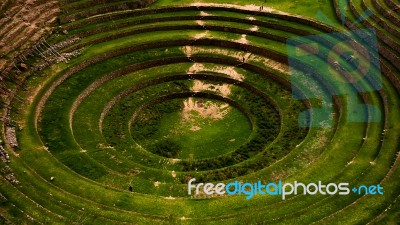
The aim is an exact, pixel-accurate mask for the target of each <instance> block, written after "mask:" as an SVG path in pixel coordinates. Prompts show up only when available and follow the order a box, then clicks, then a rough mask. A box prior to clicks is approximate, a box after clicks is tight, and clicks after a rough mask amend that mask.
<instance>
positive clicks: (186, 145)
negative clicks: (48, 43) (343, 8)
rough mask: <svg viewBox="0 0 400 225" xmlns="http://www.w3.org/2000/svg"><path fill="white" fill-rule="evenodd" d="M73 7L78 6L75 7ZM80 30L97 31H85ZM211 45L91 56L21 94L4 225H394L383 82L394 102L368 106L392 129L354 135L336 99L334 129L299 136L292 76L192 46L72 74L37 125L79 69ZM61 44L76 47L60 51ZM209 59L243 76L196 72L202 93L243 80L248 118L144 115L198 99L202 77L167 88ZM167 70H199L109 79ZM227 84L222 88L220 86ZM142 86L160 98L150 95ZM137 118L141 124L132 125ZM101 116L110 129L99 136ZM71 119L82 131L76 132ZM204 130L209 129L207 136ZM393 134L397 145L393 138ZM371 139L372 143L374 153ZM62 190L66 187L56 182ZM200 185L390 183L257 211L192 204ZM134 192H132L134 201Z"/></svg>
mask: <svg viewBox="0 0 400 225" xmlns="http://www.w3.org/2000/svg"><path fill="white" fill-rule="evenodd" d="M80 2H84V1H80ZM202 2H208V1H202ZM190 3H192V2H189V1H186V0H183V1H164V0H159V1H157V2H156V3H155V4H153V5H152V6H151V8H157V7H164V6H171V5H186V4H190ZM218 3H229V4H240V5H248V4H256V5H259V4H265V5H266V6H271V7H273V8H275V9H278V10H282V11H285V12H289V13H291V14H296V15H301V16H303V17H309V18H315V17H314V16H315V13H316V10H317V9H320V10H322V11H323V12H324V13H325V14H326V15H327V16H328V18H329V19H331V20H332V21H336V16H334V11H333V8H332V6H331V4H327V3H325V2H320V1H315V2H289V1H283V2H282V1H280V2H278V1H275V0H274V1H268V3H263V1H248V2H244V1H233V2H232V1H231V2H229V1H220V2H218ZM74 4H78V3H72V4H71V5H74ZM85 10H86V9H85ZM199 13H200V12H198V11H197V12H196V11H193V10H190V11H185V12H179V13H162V14H159V15H144V16H138V17H135V18H126V19H120V20H117V21H113V22H112V23H122V22H127V21H136V20H140V19H145V18H151V17H153V16H154V17H155V16H157V17H170V16H177V15H198V14H199ZM207 13H210V14H212V15H220V16H226V17H237V18H248V17H249V16H250V15H249V14H246V13H233V12H228V11H219V10H218V11H212V12H211V11H207ZM254 18H255V19H257V20H262V21H269V22H275V23H279V24H284V25H287V26H290V27H293V28H298V29H301V30H304V31H308V32H312V33H315V34H319V33H321V31H320V30H318V29H317V28H313V27H312V26H309V25H304V24H298V23H296V22H293V21H285V20H283V19H273V18H268V17H264V16H259V15H257V16H254ZM81 21H82V22H84V21H86V19H82V20H80V21H77V22H76V23H79V22H81ZM204 22H205V23H206V24H208V25H218V26H228V27H235V28H243V29H246V30H248V29H250V28H252V26H250V25H249V24H241V23H229V22H221V21H216V20H212V21H211V20H205V21H204ZM112 23H111V22H104V23H102V24H95V25H90V26H87V27H85V26H84V27H81V28H78V29H76V30H73V31H72V32H73V33H74V34H78V35H79V32H82V31H87V30H91V29H95V28H97V27H100V26H104V27H107V26H109V25H111V24H112ZM195 23H196V22H195V21H175V22H170V23H168V22H163V23H154V24H144V25H140V26H127V27H123V28H121V29H118V30H111V29H110V30H106V31H105V32H103V33H98V34H95V35H92V36H89V37H87V38H83V39H82V40H81V42H80V43H78V44H83V45H86V44H88V43H90V42H91V41H95V40H98V39H99V38H103V37H108V36H110V35H113V34H115V33H118V32H123V31H133V30H136V29H139V28H143V27H151V26H154V27H158V26H164V25H167V24H168V25H176V26H179V25H187V24H195ZM334 24H337V22H334ZM66 26H68V24H66ZM258 31H259V32H263V33H271V34H275V35H278V36H281V37H285V38H289V37H294V36H296V35H295V34H293V33H290V32H286V31H280V30H275V29H271V28H264V27H260V28H259V30H258ZM204 32H205V31H204V30H202V29H193V30H185V29H177V30H171V31H158V32H148V33H141V34H137V35H130V36H126V37H121V38H118V39H113V40H109V41H107V42H102V43H97V44H92V45H88V46H85V48H84V51H83V55H81V56H80V57H77V58H74V59H72V60H71V61H70V62H69V63H60V64H57V65H53V66H51V67H49V68H48V69H46V70H44V71H40V72H37V73H36V74H35V75H33V76H31V77H30V78H29V79H28V80H27V81H26V85H27V90H26V91H24V90H19V91H17V94H18V96H19V97H20V98H21V99H24V101H17V100H14V101H13V102H12V106H13V107H14V108H15V109H17V111H18V114H17V113H14V112H11V113H10V114H11V118H12V119H13V120H15V121H16V122H15V123H14V124H17V125H18V129H17V138H18V143H19V144H20V148H19V150H18V151H16V152H15V153H17V154H14V152H13V151H12V150H11V149H9V148H7V150H8V151H9V153H10V157H11V163H8V164H7V165H8V166H10V168H11V169H12V172H13V173H14V174H15V176H16V177H17V178H18V180H19V181H20V185H15V186H14V185H12V184H10V183H9V182H8V181H6V180H5V175H6V172H2V171H3V170H2V168H4V166H5V165H6V164H5V163H2V162H0V174H1V176H0V192H1V195H0V224H1V223H3V222H4V221H10V222H12V223H15V224H30V223H32V224H36V223H43V224H46V223H47V224H67V223H72V224H121V223H128V224H310V223H318V224H338V223H339V224H366V223H368V222H370V221H371V220H373V219H375V218H378V219H379V220H378V222H380V223H388V224H391V223H393V224H394V223H395V221H396V219H398V208H399V207H398V201H397V202H395V200H396V199H397V200H398V196H399V193H400V190H399V187H398V176H399V171H400V170H399V169H398V167H397V166H398V165H397V164H395V163H396V162H397V161H398V155H397V154H398V148H397V147H398V146H399V139H398V137H399V136H400V125H399V124H398V123H397V121H399V120H400V114H399V113H398V111H399V107H400V101H399V95H398V90H397V89H395V88H394V86H393V85H392V83H391V82H390V81H389V80H388V79H387V78H385V77H383V91H382V93H383V92H384V95H385V96H386V97H385V98H382V96H381V95H380V93H378V92H370V93H366V94H365V97H366V99H367V102H368V103H369V104H372V105H375V106H377V107H378V108H379V109H380V110H381V112H385V113H384V114H383V115H384V116H385V117H384V119H385V120H383V121H381V122H378V123H349V122H348V121H346V119H347V117H348V115H349V113H348V112H351V111H352V110H353V108H352V104H349V102H348V101H347V99H346V96H344V95H341V96H338V100H339V102H340V107H339V108H335V109H334V113H335V115H334V117H333V118H334V119H333V124H332V127H331V128H318V127H315V128H314V127H313V128H310V129H307V128H300V127H299V126H298V115H299V113H300V112H301V111H304V110H306V107H305V106H304V105H303V104H302V102H300V101H298V100H296V99H295V98H293V96H292V93H291V90H290V76H289V74H288V70H287V68H285V66H282V65H278V64H276V63H275V62H272V61H270V60H269V59H267V57H265V56H262V55H257V54H251V55H250V56H248V55H247V53H248V50H247V49H240V50H239V49H233V48H229V47H228V46H192V50H193V53H192V54H191V55H189V54H187V53H186V54H185V52H184V51H185V49H184V48H183V46H172V47H160V48H147V49H145V50H139V51H131V52H126V53H124V54H122V55H117V56H114V57H110V58H107V59H105V60H103V61H101V62H98V63H95V64H92V65H90V66H89V67H87V68H84V69H82V70H79V71H77V72H75V73H73V74H72V76H71V77H69V78H68V79H66V80H64V81H63V82H61V83H60V84H59V85H58V86H57V87H55V89H54V91H52V92H51V93H50V95H49V98H48V100H47V102H46V104H45V105H44V108H43V111H41V112H40V117H39V119H40V120H39V121H38V123H37V124H38V127H37V128H38V129H37V130H36V126H35V123H36V121H35V119H36V117H35V116H36V115H37V113H39V111H38V108H37V105H38V103H39V101H40V99H42V98H43V96H44V95H45V93H46V91H48V90H49V88H50V87H51V85H52V84H54V83H56V82H57V80H58V79H60V77H61V76H62V75H63V74H65V73H66V72H68V71H69V70H71V69H72V68H74V67H76V66H78V65H79V64H80V63H82V62H85V61H88V60H91V59H92V58H93V57H96V56H99V55H101V54H104V53H108V52H111V51H114V50H118V49H121V48H126V47H131V46H136V45H140V44H146V43H151V42H155V43H158V42H161V41H167V40H178V39H193V38H194V36H195V35H198V34H202V33H204ZM207 35H208V36H207V38H213V39H220V40H230V41H237V40H239V39H240V38H241V34H234V33H230V32H221V31H209V32H208V34H207ZM63 38H66V37H59V38H58V39H57V38H55V39H53V41H57V40H58V41H59V40H61V39H63ZM247 39H248V41H249V43H248V44H250V45H254V46H258V47H261V48H263V49H268V50H273V51H275V52H279V53H281V54H282V55H284V56H285V55H286V54H287V52H286V43H284V42H277V41H271V40H268V39H264V38H260V37H256V36H254V35H251V34H248V35H247ZM328 40H329V41H333V42H334V41H335V40H333V39H328ZM239 46H240V45H239ZM321 52H323V53H325V52H327V49H326V48H322V49H321ZM199 56H202V57H207V56H212V57H213V58H218V59H221V60H226V61H227V60H230V62H235V63H237V65H236V66H232V65H231V66H229V65H225V64H224V63H220V62H213V61H210V62H205V63H199V62H198V63H196V64H197V66H198V64H201V65H202V67H201V69H200V71H198V72H203V73H206V74H207V78H201V79H200V78H199V79H200V80H201V81H202V82H206V83H210V84H215V85H216V84H221V83H224V82H225V83H228V80H229V79H231V78H232V76H233V75H232V71H234V73H237V74H239V75H240V76H241V77H242V79H243V80H242V82H238V81H236V82H234V84H229V85H230V86H231V87H230V94H229V95H228V98H229V99H231V100H232V101H234V102H236V103H237V104H238V105H240V106H241V107H243V109H240V110H239V108H238V107H236V106H234V105H231V106H229V109H230V110H229V112H228V113H227V114H226V115H224V117H223V118H222V119H210V118H207V117H205V118H203V117H201V116H199V114H197V113H196V112H193V111H192V112H190V113H188V114H189V115H190V118H192V119H193V120H184V119H182V118H183V114H184V113H185V112H184V111H183V102H184V101H185V100H187V97H184V98H172V99H171V100H165V99H164V101H161V102H158V103H157V104H155V105H151V104H150V106H146V104H149V103H151V102H157V100H159V99H160V96H167V95H168V96H170V95H174V94H182V93H188V92H191V91H192V88H193V85H194V80H196V79H194V78H193V76H195V75H185V76H184V77H180V78H179V79H172V80H168V79H169V78H170V77H172V76H177V75H182V76H183V75H184V74H186V73H187V72H188V71H189V70H190V68H192V69H193V67H194V65H196V64H195V63H194V62H193V61H191V60H193V59H197V58H196V57H199ZM243 56H246V57H250V58H249V59H248V60H246V64H244V65H242V64H240V63H241V60H242V57H243ZM169 58H183V59H185V60H186V59H187V60H186V61H184V62H179V63H172V64H165V65H164V64H163V65H157V66H155V65H153V66H151V67H150V68H143V69H137V70H134V71H127V72H126V73H124V74H119V75H120V76H116V77H113V79H105V77H106V76H107V75H108V74H110V73H112V72H113V71H115V70H117V69H123V68H127V67H129V66H131V65H135V64H139V63H143V62H149V61H152V60H160V59H169ZM318 62H319V63H323V62H322V61H318ZM343 63H346V62H343ZM161 64H162V63H161ZM266 73H273V74H274V75H276V77H278V78H279V79H282V80H284V81H285V82H286V83H285V82H284V83H283V84H281V83H279V82H277V81H275V80H273V79H271V78H270V77H268V76H266ZM23 76H24V74H21V77H23ZM332 76H335V77H339V74H338V73H333V74H332ZM161 78H162V79H166V80H161ZM222 78H224V81H223V82H222V81H220V80H219V81H216V80H213V79H222ZM228 78H229V79H228ZM95 82H101V85H100V86H99V87H97V88H95V89H93V90H89V89H87V88H88V87H90V85H91V84H93V83H95ZM144 84H148V85H147V86H141V85H144ZM287 84H288V86H287ZM315 84H316V85H319V84H318V83H315ZM246 85H247V86H246ZM360 85H361V86H366V87H368V86H369V85H370V84H369V83H367V82H362V83H361V84H360ZM324 88H325V87H320V89H321V98H322V97H323V96H322V95H327V96H329V94H327V93H326V92H325V91H323V89H324ZM85 93H87V94H88V95H87V96H86V97H85V98H83V99H82V101H81V102H80V104H79V105H78V106H77V108H76V111H74V113H73V115H71V114H72V111H71V109H72V106H73V105H74V103H76V102H77V101H76V100H77V98H78V96H83V94H85ZM202 93H204V94H208V96H210V94H213V95H221V93H219V92H218V91H217V90H206V91H202ZM116 97H120V98H116ZM325 97H326V96H325ZM200 98H201V99H205V100H207V101H210V102H213V103H215V104H223V103H222V102H223V101H222V100H220V99H218V100H216V99H213V100H211V99H210V98H206V97H198V96H196V97H195V98H194V99H195V100H199V99H200ZM360 100H361V99H360ZM268 101H271V102H268ZM309 103H310V104H311V107H313V108H318V107H320V105H321V101H320V99H310V101H309ZM107 105H111V108H110V109H109V110H106V106H107ZM144 106H146V107H144ZM272 106H275V107H276V108H277V109H276V110H275V109H273V108H274V107H272ZM135 113H138V114H135ZM134 115H136V119H135V120H132V121H133V123H132V124H130V122H131V119H132V118H133V116H134ZM102 116H104V120H103V121H102V128H101V129H100V127H99V124H100V119H101V118H102ZM69 119H72V121H71V124H70V123H69V122H70V121H69ZM250 121H251V123H250ZM194 126H198V127H199V128H201V129H200V130H195V129H193V128H194ZM383 129H387V130H388V131H387V132H385V133H384V134H382V131H383ZM364 137H367V138H366V139H365V140H363V138H364ZM232 140H234V141H232ZM154 146H156V147H157V148H154ZM160 149H161V150H164V151H159V150H160ZM396 157H397V158H396ZM172 158H176V159H175V160H173V159H172ZM396 160H397V161H396ZM397 163H398V162H397ZM393 165H395V166H393ZM50 177H54V178H55V179H54V180H53V181H51V180H50ZM191 177H194V178H196V179H197V181H198V182H201V181H203V182H214V183H216V182H220V181H222V182H225V183H227V182H230V181H234V180H239V181H243V182H256V181H258V180H262V181H264V182H269V181H271V180H274V181H276V180H278V179H281V180H283V181H284V182H293V181H295V180H297V181H300V182H304V183H307V182H316V181H318V180H321V181H323V182H324V183H329V182H336V183H337V182H349V183H351V185H352V186H353V185H361V184H377V183H381V184H382V185H383V186H384V188H385V194H384V195H382V196H370V195H368V196H358V195H354V194H351V195H349V196H329V195H315V196H309V195H308V196H303V195H298V196H290V197H289V198H288V199H287V200H285V201H282V200H281V198H280V197H279V196H261V195H256V196H254V198H253V199H252V200H250V201H246V200H245V198H244V196H243V195H242V196H230V197H226V196H224V197H209V198H203V197H198V196H197V197H193V198H192V197H191V196H188V195H187V186H186V182H185V181H187V179H189V178H191ZM130 185H131V186H132V187H133V192H130V191H129V189H128V187H129V186H130ZM386 209H387V211H386ZM28 215H29V217H31V218H33V220H34V221H33V222H32V221H31V219H30V218H29V217H28Z"/></svg>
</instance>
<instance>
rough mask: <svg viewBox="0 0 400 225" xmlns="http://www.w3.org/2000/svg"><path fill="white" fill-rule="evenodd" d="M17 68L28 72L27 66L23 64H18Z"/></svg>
mask: <svg viewBox="0 0 400 225" xmlns="http://www.w3.org/2000/svg"><path fill="white" fill-rule="evenodd" d="M19 68H20V69H21V70H28V65H26V64H25V63H20V64H19Z"/></svg>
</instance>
